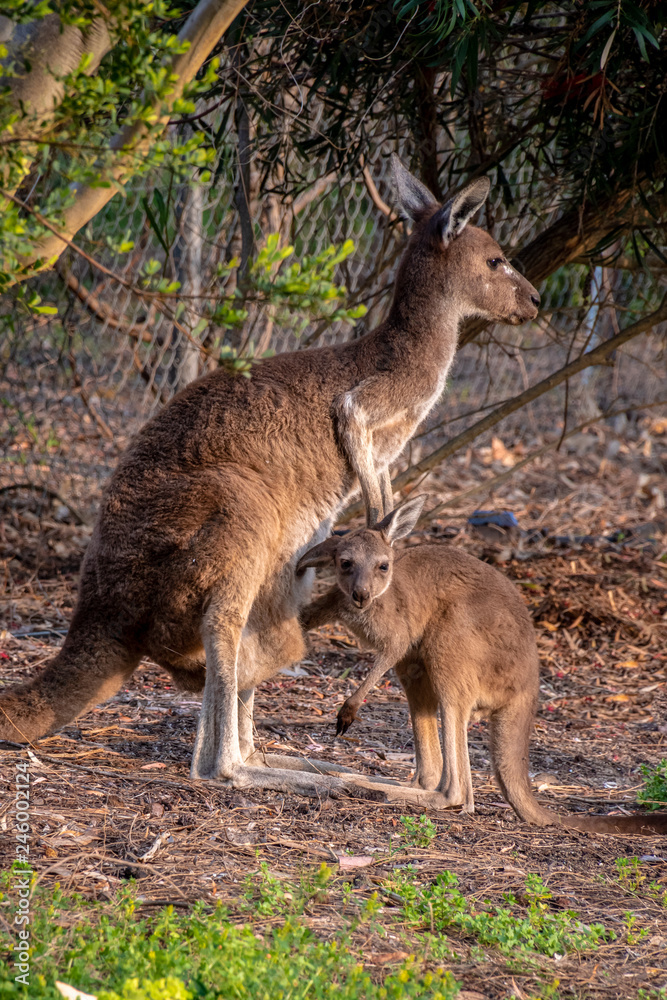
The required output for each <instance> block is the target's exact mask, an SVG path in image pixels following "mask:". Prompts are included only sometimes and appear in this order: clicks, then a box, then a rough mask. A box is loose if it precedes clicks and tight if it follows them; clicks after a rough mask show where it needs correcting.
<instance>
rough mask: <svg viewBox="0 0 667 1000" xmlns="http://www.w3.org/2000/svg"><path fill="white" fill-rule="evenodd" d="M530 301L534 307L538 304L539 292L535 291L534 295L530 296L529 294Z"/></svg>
mask: <svg viewBox="0 0 667 1000" xmlns="http://www.w3.org/2000/svg"><path fill="white" fill-rule="evenodd" d="M530 301H531V302H532V303H533V305H534V306H535V307H537V306H539V304H540V302H541V301H542V300H541V299H540V295H539V292H535V294H534V295H531V296H530Z"/></svg>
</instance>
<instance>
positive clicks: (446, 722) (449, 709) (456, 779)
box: [439, 700, 464, 806]
mask: <svg viewBox="0 0 667 1000" xmlns="http://www.w3.org/2000/svg"><path fill="white" fill-rule="evenodd" d="M440 713H441V719H442V745H443V751H444V764H443V768H442V778H441V780H440V788H439V790H440V792H441V793H442V794H443V796H444V797H445V800H446V802H447V805H448V806H460V805H463V802H464V792H463V788H462V784H461V762H460V759H459V748H460V745H461V740H460V735H459V733H460V726H461V716H460V712H459V711H457V708H456V706H455V705H453V704H452V703H451V702H449V701H446V700H442V701H441V702H440Z"/></svg>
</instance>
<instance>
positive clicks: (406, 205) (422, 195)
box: [391, 153, 438, 222]
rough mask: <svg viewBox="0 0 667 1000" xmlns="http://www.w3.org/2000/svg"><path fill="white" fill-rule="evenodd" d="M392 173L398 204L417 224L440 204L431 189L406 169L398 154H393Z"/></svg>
mask: <svg viewBox="0 0 667 1000" xmlns="http://www.w3.org/2000/svg"><path fill="white" fill-rule="evenodd" d="M391 172H392V178H393V183H394V191H395V192H396V198H397V200H398V203H399V204H400V206H401V208H402V209H403V211H404V212H405V214H406V215H408V216H409V217H410V218H411V219H413V220H414V221H415V222H417V221H418V220H419V219H420V218H421V216H422V215H423V214H424V213H425V212H427V211H432V210H433V209H434V208H435V206H436V205H437V204H438V203H437V201H436V200H435V198H434V197H433V195H432V194H431V192H430V191H429V189H428V188H427V187H426V186H425V185H424V184H422V182H421V181H419V180H417V178H416V177H415V176H414V175H413V174H411V173H410V171H409V170H406V169H405V167H404V166H403V164H402V163H401V161H400V160H399V158H398V157H397V156H396V153H392V154H391Z"/></svg>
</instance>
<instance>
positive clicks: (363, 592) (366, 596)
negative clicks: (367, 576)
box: [352, 587, 371, 608]
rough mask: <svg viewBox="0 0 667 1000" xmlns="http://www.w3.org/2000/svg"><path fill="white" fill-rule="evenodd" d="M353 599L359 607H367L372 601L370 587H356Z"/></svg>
mask: <svg viewBox="0 0 667 1000" xmlns="http://www.w3.org/2000/svg"><path fill="white" fill-rule="evenodd" d="M352 600H353V601H354V603H355V604H356V605H357V607H358V608H365V607H367V606H368V605H369V604H370V603H371V592H370V590H369V589H368V587H355V588H354V590H353V591H352Z"/></svg>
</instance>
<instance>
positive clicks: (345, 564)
mask: <svg viewBox="0 0 667 1000" xmlns="http://www.w3.org/2000/svg"><path fill="white" fill-rule="evenodd" d="M340 568H341V569H344V570H348V569H352V563H351V562H350V560H349V559H341V561H340Z"/></svg>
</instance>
